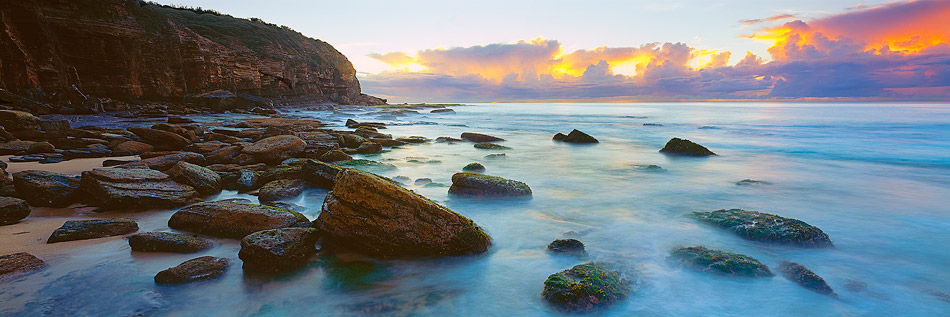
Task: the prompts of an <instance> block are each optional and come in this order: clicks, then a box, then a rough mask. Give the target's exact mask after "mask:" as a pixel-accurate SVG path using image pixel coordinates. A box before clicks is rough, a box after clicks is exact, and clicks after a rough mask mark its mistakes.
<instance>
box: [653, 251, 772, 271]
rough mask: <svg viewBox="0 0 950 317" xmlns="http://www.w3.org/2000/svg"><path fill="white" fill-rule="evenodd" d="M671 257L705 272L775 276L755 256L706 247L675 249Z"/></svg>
mask: <svg viewBox="0 0 950 317" xmlns="http://www.w3.org/2000/svg"><path fill="white" fill-rule="evenodd" d="M670 257H671V258H673V259H676V260H679V261H680V262H682V263H684V264H686V265H689V266H691V267H693V268H695V269H697V270H700V271H703V272H709V273H716V274H723V275H734V276H744V277H771V276H773V274H772V271H770V270H769V267H768V266H766V265H765V264H762V262H759V260H756V259H755V258H753V257H750V256H748V255H743V254H738V253H730V252H725V251H722V250H713V249H707V248H706V247H684V248H677V249H673V251H672V252H670Z"/></svg>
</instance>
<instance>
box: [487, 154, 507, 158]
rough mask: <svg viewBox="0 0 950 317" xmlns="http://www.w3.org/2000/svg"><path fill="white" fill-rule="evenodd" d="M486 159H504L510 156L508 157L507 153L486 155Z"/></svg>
mask: <svg viewBox="0 0 950 317" xmlns="http://www.w3.org/2000/svg"><path fill="white" fill-rule="evenodd" d="M485 158H487V159H504V158H508V155H506V154H505V153H498V154H488V155H485Z"/></svg>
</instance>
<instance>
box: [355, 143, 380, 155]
mask: <svg viewBox="0 0 950 317" xmlns="http://www.w3.org/2000/svg"><path fill="white" fill-rule="evenodd" d="M382 150H383V146H382V145H380V144H378V143H373V142H363V144H360V146H359V147H358V148H356V153H357V154H373V153H379V152H380V151H382Z"/></svg>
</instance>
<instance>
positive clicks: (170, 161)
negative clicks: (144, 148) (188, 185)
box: [118, 152, 205, 171]
mask: <svg viewBox="0 0 950 317" xmlns="http://www.w3.org/2000/svg"><path fill="white" fill-rule="evenodd" d="M143 156H144V154H143ZM178 162H188V163H192V164H198V165H203V164H205V157H204V155H201V154H198V153H194V152H179V153H174V154H168V155H162V156H156V157H149V158H145V159H142V160H138V161H133V162H130V163H128V164H123V165H120V166H118V167H119V168H150V169H153V170H158V171H165V170H168V169H170V168H172V166H175V164H178Z"/></svg>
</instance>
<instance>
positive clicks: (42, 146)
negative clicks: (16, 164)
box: [26, 141, 56, 154]
mask: <svg viewBox="0 0 950 317" xmlns="http://www.w3.org/2000/svg"><path fill="white" fill-rule="evenodd" d="M55 151H56V147H54V146H53V145H52V144H50V143H49V142H46V141H43V142H36V143H33V144H31V145H30V148H29V149H27V150H26V152H27V153H30V154H37V153H53V152H55Z"/></svg>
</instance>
